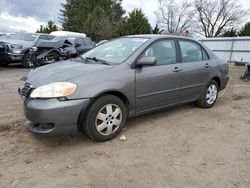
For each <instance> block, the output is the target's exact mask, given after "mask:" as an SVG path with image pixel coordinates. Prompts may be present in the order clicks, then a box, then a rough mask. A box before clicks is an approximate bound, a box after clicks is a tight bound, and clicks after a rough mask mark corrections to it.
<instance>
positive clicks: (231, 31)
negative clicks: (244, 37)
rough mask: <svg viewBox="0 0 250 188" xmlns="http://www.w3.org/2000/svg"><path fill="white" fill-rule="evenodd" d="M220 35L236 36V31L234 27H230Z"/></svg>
mask: <svg viewBox="0 0 250 188" xmlns="http://www.w3.org/2000/svg"><path fill="white" fill-rule="evenodd" d="M221 36H222V37H237V36H238V33H237V30H236V29H234V28H231V29H229V30H227V31H225V32H224V33H223V34H222V35H221Z"/></svg>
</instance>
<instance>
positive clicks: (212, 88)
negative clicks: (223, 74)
mask: <svg viewBox="0 0 250 188" xmlns="http://www.w3.org/2000/svg"><path fill="white" fill-rule="evenodd" d="M218 94H219V87H218V83H217V82H216V81H215V80H211V81H210V82H209V83H208V84H207V87H206V88H205V90H204V91H203V93H202V96H201V98H200V99H199V101H198V105H199V106H200V107H202V108H211V107H212V106H213V105H214V104H215V102H216V100H217V98H218Z"/></svg>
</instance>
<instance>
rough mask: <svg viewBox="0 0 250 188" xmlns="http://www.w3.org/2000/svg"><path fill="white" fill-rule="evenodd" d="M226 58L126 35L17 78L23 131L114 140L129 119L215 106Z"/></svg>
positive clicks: (187, 43) (179, 42)
mask: <svg viewBox="0 0 250 188" xmlns="http://www.w3.org/2000/svg"><path fill="white" fill-rule="evenodd" d="M228 69H229V66H228V63H227V62H225V61H222V60H220V59H218V58H217V57H216V56H215V55H214V53H213V52H211V51H210V50H209V49H207V48H206V47H205V46H203V45H202V44H201V43H199V42H197V41H195V40H193V39H190V38H185V37H180V36H168V35H136V36H126V37H121V38H118V39H113V40H111V41H108V42H106V43H104V44H102V45H100V46H98V47H96V48H94V49H92V50H90V51H89V52H87V53H85V54H84V55H82V56H81V58H76V59H72V60H68V61H65V62H61V63H55V64H52V65H47V66H44V67H41V68H37V69H34V70H32V71H31V72H30V73H29V74H28V75H27V76H25V77H23V78H22V81H23V85H22V86H21V87H20V88H19V93H20V95H21V96H22V98H23V99H24V112H25V116H26V117H27V119H28V120H29V121H28V122H27V123H26V126H27V128H28V130H30V131H31V132H33V133H38V134H44V135H57V134H62V133H64V134H65V133H71V132H72V131H83V132H84V133H85V134H86V135H87V136H88V137H89V138H91V139H93V140H95V141H107V140H111V139H113V138H114V137H115V136H117V135H118V134H119V132H120V131H121V129H122V128H123V127H124V125H125V122H126V120H127V118H131V117H134V116H138V115H141V114H145V113H148V112H152V111H156V110H160V109H164V108H168V107H172V106H176V105H180V104H185V103H191V102H196V103H197V104H198V105H199V106H200V107H202V108H210V107H212V106H213V105H214V104H215V102H216V100H217V97H218V93H219V91H221V90H223V89H224V88H225V87H226V85H227V83H228V79H229V76H228Z"/></svg>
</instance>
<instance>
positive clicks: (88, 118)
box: [82, 95, 127, 142]
mask: <svg viewBox="0 0 250 188" xmlns="http://www.w3.org/2000/svg"><path fill="white" fill-rule="evenodd" d="M82 118H83V117H82ZM126 120H127V108H126V106H125V104H124V103H123V101H122V100H121V99H120V98H118V97H116V96H114V95H104V96H101V97H99V98H97V99H96V100H95V101H94V102H93V104H92V105H91V106H90V107H89V109H88V110H87V112H86V115H85V118H84V121H83V125H82V128H83V131H84V133H85V135H86V136H88V137H89V138H90V139H92V140H94V141H97V142H103V141H109V140H112V139H113V138H115V137H116V136H117V135H118V134H119V132H120V131H121V130H122V128H123V126H124V125H125V123H126ZM98 127H99V130H98Z"/></svg>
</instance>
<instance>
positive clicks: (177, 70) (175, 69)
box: [173, 67, 181, 72]
mask: <svg viewBox="0 0 250 188" xmlns="http://www.w3.org/2000/svg"><path fill="white" fill-rule="evenodd" d="M180 71H181V69H180V68H179V67H175V68H174V70H173V72H180Z"/></svg>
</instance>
